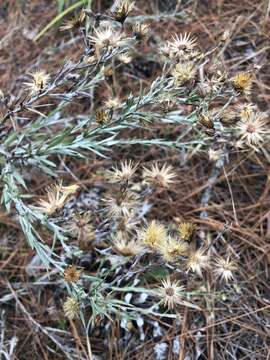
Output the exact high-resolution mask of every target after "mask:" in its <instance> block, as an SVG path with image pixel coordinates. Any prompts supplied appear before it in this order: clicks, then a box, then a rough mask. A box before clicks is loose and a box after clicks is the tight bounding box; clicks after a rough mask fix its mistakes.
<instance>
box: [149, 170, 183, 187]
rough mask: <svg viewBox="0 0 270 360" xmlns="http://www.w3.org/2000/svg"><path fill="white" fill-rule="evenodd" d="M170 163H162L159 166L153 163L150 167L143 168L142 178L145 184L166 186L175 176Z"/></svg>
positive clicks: (172, 181)
mask: <svg viewBox="0 0 270 360" xmlns="http://www.w3.org/2000/svg"><path fill="white" fill-rule="evenodd" d="M176 176H177V175H176V173H174V172H173V171H172V166H171V165H166V164H163V166H162V167H161V168H159V167H158V165H157V164H153V165H152V166H151V168H150V169H147V168H144V172H143V178H144V180H145V182H146V183H147V184H150V185H154V186H161V187H164V188H168V187H169V186H170V185H171V184H172V183H174V179H175V177H176Z"/></svg>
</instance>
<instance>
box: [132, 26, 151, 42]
mask: <svg viewBox="0 0 270 360" xmlns="http://www.w3.org/2000/svg"><path fill="white" fill-rule="evenodd" d="M149 32H150V26H149V25H147V24H141V23H136V24H134V25H133V27H132V33H133V36H134V37H135V38H136V40H138V41H141V40H144V39H145V38H146V37H148V35H149Z"/></svg>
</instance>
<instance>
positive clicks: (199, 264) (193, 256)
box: [187, 248, 209, 277]
mask: <svg viewBox="0 0 270 360" xmlns="http://www.w3.org/2000/svg"><path fill="white" fill-rule="evenodd" d="M208 267H209V256H208V255H206V254H205V249H202V248H201V249H197V250H196V249H194V248H193V249H191V250H190V253H189V256H188V261H187V270H188V271H190V270H191V271H193V272H195V273H197V274H198V275H199V276H200V277H202V270H205V269H207V268H208Z"/></svg>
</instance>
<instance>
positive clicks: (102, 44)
mask: <svg viewBox="0 0 270 360" xmlns="http://www.w3.org/2000/svg"><path fill="white" fill-rule="evenodd" d="M89 39H90V41H91V42H92V44H93V45H94V46H95V47H96V48H97V49H98V50H102V49H104V48H115V47H119V46H121V43H122V42H121V40H122V34H121V33H120V32H119V31H117V30H114V29H113V28H112V26H111V25H107V26H106V27H101V28H100V29H95V30H94V35H92V36H90V37H89Z"/></svg>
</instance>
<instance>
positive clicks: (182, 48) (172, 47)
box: [164, 33, 197, 59]
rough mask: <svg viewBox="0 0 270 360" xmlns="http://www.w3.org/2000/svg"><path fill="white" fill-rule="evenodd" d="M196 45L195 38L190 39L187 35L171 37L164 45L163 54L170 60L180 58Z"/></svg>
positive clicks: (190, 36)
mask: <svg viewBox="0 0 270 360" xmlns="http://www.w3.org/2000/svg"><path fill="white" fill-rule="evenodd" d="M196 45H197V40H196V38H194V37H192V35H191V34H189V33H184V34H180V35H176V34H175V35H173V37H172V40H171V41H169V42H167V44H166V45H165V48H164V50H165V52H167V54H169V56H170V57H171V58H173V57H176V58H180V59H181V58H182V56H183V55H185V54H187V53H190V52H191V51H192V50H193V49H194V47H195V46H196Z"/></svg>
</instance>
